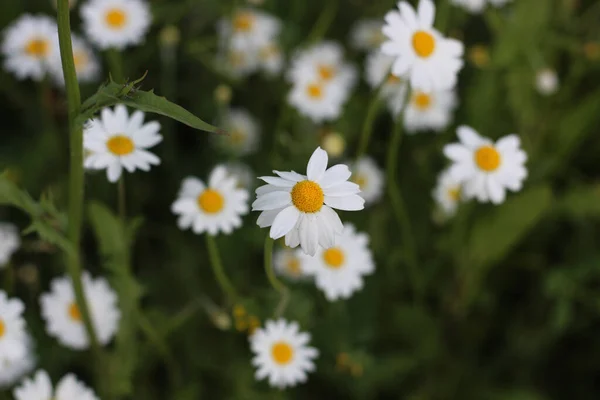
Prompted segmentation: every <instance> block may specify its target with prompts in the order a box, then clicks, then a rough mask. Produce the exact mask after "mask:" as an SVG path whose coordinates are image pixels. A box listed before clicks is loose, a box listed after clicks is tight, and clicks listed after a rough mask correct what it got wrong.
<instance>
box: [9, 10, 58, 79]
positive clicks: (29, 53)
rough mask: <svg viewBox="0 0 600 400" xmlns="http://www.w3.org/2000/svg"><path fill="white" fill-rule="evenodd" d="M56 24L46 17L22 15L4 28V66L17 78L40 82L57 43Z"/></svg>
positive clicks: (56, 51) (56, 50)
mask: <svg viewBox="0 0 600 400" xmlns="http://www.w3.org/2000/svg"><path fill="white" fill-rule="evenodd" d="M57 37H58V27H57V26H56V22H55V21H54V20H53V19H51V18H49V17H46V16H41V15H31V14H24V15H23V16H21V17H20V18H19V19H17V20H16V21H15V22H13V23H12V24H11V25H9V26H8V27H7V28H6V29H5V31H4V40H3V41H2V53H3V54H4V68H5V69H6V70H7V71H9V72H11V73H13V74H14V75H15V76H16V77H17V78H18V79H26V78H31V79H33V80H36V81H41V80H42V79H44V77H45V76H46V73H47V71H48V63H49V60H50V58H51V57H52V56H54V54H55V53H58V52H59V48H58V46H57V44H58V41H57V40H56V38H57Z"/></svg>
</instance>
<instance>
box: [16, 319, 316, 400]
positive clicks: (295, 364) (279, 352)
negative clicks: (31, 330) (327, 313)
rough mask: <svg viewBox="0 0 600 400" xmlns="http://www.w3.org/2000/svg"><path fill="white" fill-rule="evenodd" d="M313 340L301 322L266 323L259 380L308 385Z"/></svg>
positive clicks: (257, 348)
mask: <svg viewBox="0 0 600 400" xmlns="http://www.w3.org/2000/svg"><path fill="white" fill-rule="evenodd" d="M310 339H311V337H310V334H308V333H305V332H300V328H299V326H298V323H297V322H287V321H286V320H284V319H279V320H277V321H272V320H269V321H266V323H265V327H264V328H259V329H257V330H256V331H255V332H254V334H252V336H250V348H251V350H252V352H253V353H254V354H255V356H254V358H253V359H252V365H254V366H255V367H256V374H255V377H256V379H257V380H263V379H265V378H268V379H269V385H271V386H272V387H276V388H279V389H284V388H286V387H291V386H296V385H297V384H298V383H303V382H306V380H307V373H308V372H312V371H314V370H315V364H314V362H313V360H314V359H315V358H317V357H318V356H319V352H318V350H317V349H315V348H313V347H309V346H308V344H309V342H310ZM18 400H21V399H18Z"/></svg>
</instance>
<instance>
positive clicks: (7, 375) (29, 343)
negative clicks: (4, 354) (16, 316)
mask: <svg viewBox="0 0 600 400" xmlns="http://www.w3.org/2000/svg"><path fill="white" fill-rule="evenodd" d="M25 346H26V348H27V351H26V353H25V356H23V357H21V358H19V359H17V360H15V361H8V360H3V361H0V388H2V389H5V388H9V387H11V386H13V385H14V384H15V383H17V382H18V381H19V380H20V379H21V378H23V376H25V375H27V374H29V373H30V372H31V371H32V370H33V369H34V368H35V365H36V361H37V360H36V354H35V349H34V346H33V340H32V339H31V337H30V336H29V335H27V336H26V338H25Z"/></svg>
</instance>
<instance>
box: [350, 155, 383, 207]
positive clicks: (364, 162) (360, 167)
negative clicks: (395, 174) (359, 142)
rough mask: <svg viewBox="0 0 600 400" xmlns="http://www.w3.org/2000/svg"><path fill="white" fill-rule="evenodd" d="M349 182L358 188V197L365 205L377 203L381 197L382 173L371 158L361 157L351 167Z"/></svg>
mask: <svg viewBox="0 0 600 400" xmlns="http://www.w3.org/2000/svg"><path fill="white" fill-rule="evenodd" d="M350 180H351V181H352V182H354V183H356V184H357V185H358V186H359V187H360V197H362V198H363V199H365V203H366V204H367V205H370V204H373V203H376V202H378V201H379V199H381V196H383V189H384V185H385V180H384V173H383V171H382V170H381V169H380V168H379V167H378V166H377V163H376V162H375V160H373V159H372V158H371V157H362V158H360V159H359V160H357V161H356V162H355V163H354V164H353V165H352V178H350Z"/></svg>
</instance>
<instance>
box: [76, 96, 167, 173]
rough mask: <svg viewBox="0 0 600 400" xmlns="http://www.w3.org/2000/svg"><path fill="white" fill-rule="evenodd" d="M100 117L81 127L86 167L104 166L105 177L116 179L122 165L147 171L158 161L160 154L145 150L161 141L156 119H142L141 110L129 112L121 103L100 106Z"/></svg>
mask: <svg viewBox="0 0 600 400" xmlns="http://www.w3.org/2000/svg"><path fill="white" fill-rule="evenodd" d="M100 117H101V118H100V119H96V118H94V119H92V120H90V121H88V123H87V125H86V126H85V129H84V137H83V146H84V147H85V149H86V150H89V151H90V152H91V154H90V155H89V156H87V157H86V158H85V167H86V168H89V169H106V175H107V177H108V180H109V181H110V182H117V181H118V180H119V178H120V177H121V174H122V172H123V168H125V169H126V170H127V171H128V172H134V171H135V170H136V169H141V170H142V171H149V170H150V166H151V165H159V164H160V158H158V157H157V156H155V155H154V154H152V153H150V152H149V151H148V150H147V149H149V148H151V147H153V146H155V145H156V144H158V143H160V142H161V141H162V136H161V135H160V134H159V133H158V132H159V131H160V124H159V123H158V122H156V121H152V122H148V123H144V113H143V112H141V111H135V112H134V113H133V114H131V116H129V114H128V113H127V108H126V107H125V106H124V105H121V104H120V105H117V106H116V107H115V108H114V110H111V109H110V108H105V109H103V110H102V113H101V115H100Z"/></svg>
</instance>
